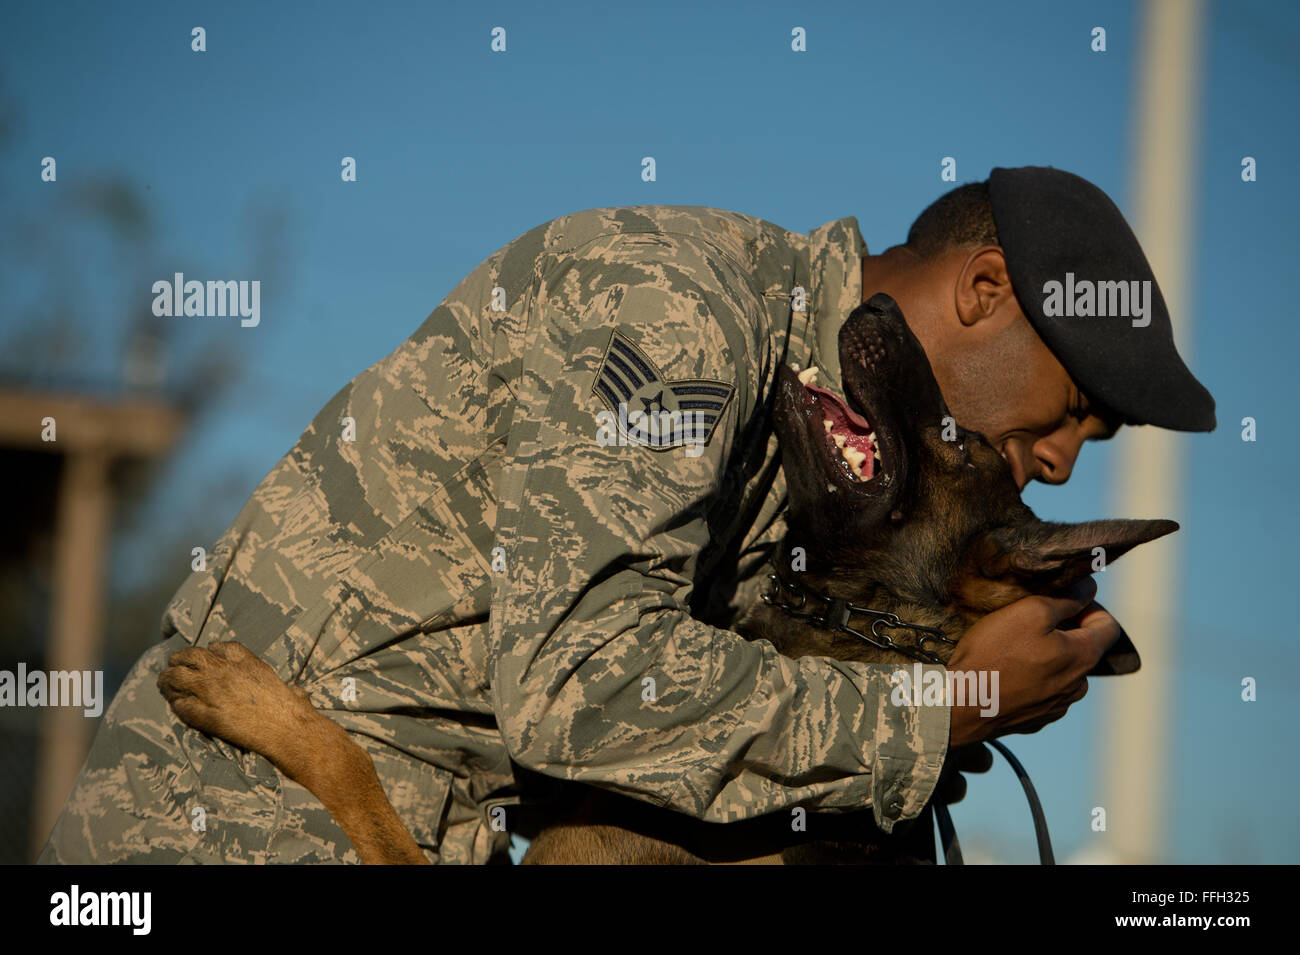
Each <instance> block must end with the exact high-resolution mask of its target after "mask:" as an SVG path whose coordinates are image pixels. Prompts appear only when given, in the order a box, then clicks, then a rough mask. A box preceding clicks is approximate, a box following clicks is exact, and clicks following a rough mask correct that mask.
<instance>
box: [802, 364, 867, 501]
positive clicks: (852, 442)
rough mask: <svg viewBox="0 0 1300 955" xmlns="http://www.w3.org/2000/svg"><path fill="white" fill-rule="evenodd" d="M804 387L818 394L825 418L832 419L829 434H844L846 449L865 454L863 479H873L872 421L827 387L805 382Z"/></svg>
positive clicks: (862, 467)
mask: <svg viewBox="0 0 1300 955" xmlns="http://www.w3.org/2000/svg"><path fill="white" fill-rule="evenodd" d="M804 387H805V388H807V389H808V390H809V391H811V392H812V393H813V394H814V395H816V396H817V399H818V402H817V403H818V407H819V408H820V409H821V413H822V418H823V420H826V421H830V423H831V430H830V431H829V432H828V434H829V435H830V436H831V439H832V440H834V439H835V438H837V437H841V436H842V437H843V438H844V447H845V449H848V448H852V449H853V450H855V451H857V452H858V453H859V454H861V455H863V458H864V460H863V461H862V463H861V465H860V467H861V469H862V479H863V480H864V481H869V480H871V478H872V475H873V473H874V472H873V470H872V469H873V466H874V464H875V458H874V455H875V453H876V449H875V446H874V445H873V444H872V443H871V438H870V434H871V423H870V422H868V421H867V419H866V418H864V417H862V415H860V414H858V413H857V412H856V411H854V410H853V409H852V408H850V407H849V406H848V405H846V404H845V403H844V402H842V401H840V399H839V398H837V397H836V396H835V395H834V394H832V393H831V392H829V391H827V390H826V389H825V388H818V387H817V386H816V385H813V384H805V385H804ZM837 443H838V442H837Z"/></svg>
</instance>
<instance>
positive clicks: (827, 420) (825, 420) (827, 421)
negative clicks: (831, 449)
mask: <svg viewBox="0 0 1300 955" xmlns="http://www.w3.org/2000/svg"><path fill="white" fill-rule="evenodd" d="M822 424H824V425H826V433H827V434H830V433H831V428H833V427H834V425H832V424H831V419H830V418H823V419H822Z"/></svg>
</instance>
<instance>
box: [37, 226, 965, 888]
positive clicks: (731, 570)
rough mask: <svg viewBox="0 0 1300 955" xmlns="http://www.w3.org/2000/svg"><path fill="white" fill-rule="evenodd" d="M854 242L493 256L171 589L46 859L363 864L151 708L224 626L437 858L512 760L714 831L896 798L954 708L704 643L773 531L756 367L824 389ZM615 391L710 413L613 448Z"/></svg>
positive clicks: (679, 232)
mask: <svg viewBox="0 0 1300 955" xmlns="http://www.w3.org/2000/svg"><path fill="white" fill-rule="evenodd" d="M866 255H867V250H866V245H865V243H864V241H863V239H862V236H861V234H860V232H859V229H858V225H857V222H856V220H855V219H853V218H845V219H839V220H836V221H833V222H830V223H827V224H826V225H823V226H821V227H819V228H817V229H814V230H813V231H812V232H810V233H809V234H807V235H803V234H798V233H792V232H788V231H786V230H784V229H781V228H779V227H777V226H775V225H773V224H771V223H769V222H765V221H762V220H759V219H756V218H752V217H750V216H745V215H740V214H737V213H731V212H723V211H719V210H715V209H709V208H705V207H672V206H658V207H654V206H646V207H630V208H602V209H592V210H588V211H584V212H579V213H575V214H573V215H567V216H563V217H561V218H559V219H556V220H554V221H552V222H548V223H546V224H544V225H541V226H538V227H537V228H535V229H532V230H531V231H529V232H527V233H526V234H524V235H522V236H521V237H519V238H518V239H516V240H514V241H513V242H511V243H509V244H508V245H506V246H505V247H504V248H502V249H501V250H499V251H498V252H496V253H495V254H494V255H492V256H491V257H489V258H488V259H487V260H486V261H485V262H483V263H482V264H481V265H480V266H478V267H477V268H476V269H475V270H474V271H473V272H472V273H471V274H470V275H469V276H468V277H467V278H465V279H464V280H463V281H462V282H461V283H460V284H459V285H458V286H457V287H456V288H455V289H454V290H453V291H452V292H451V294H450V295H448V296H447V298H446V299H445V300H444V301H443V302H442V304H440V305H439V306H438V307H437V308H436V309H435V310H434V312H433V313H432V314H431V315H430V316H429V318H428V319H427V320H426V321H425V322H424V324H423V325H421V326H420V328H419V329H418V330H417V331H416V332H415V333H414V334H413V335H412V336H411V337H410V338H409V339H407V340H406V341H405V342H404V343H403V344H402V345H401V346H400V347H398V348H397V350H396V351H394V352H393V353H392V354H391V355H389V356H388V357H386V358H385V359H383V360H382V361H380V362H378V363H377V364H376V365H374V366H373V367H371V368H369V369H367V370H366V371H364V372H362V373H361V374H360V375H358V376H357V377H356V378H354V379H353V380H352V381H351V382H350V383H349V384H347V385H346V386H345V387H344V388H343V389H342V390H341V391H339V392H338V394H337V395H335V396H334V398H333V399H332V400H331V401H330V402H329V403H328V404H326V406H325V407H324V408H323V409H322V410H321V411H320V413H319V414H318V415H317V416H316V417H315V419H314V420H313V421H312V423H311V424H310V426H309V427H308V428H307V429H306V431H305V432H304V433H303V434H302V436H301V437H300V438H299V440H298V442H297V443H296V444H295V445H294V447H293V448H292V449H291V450H290V451H289V453H288V454H286V455H285V457H284V458H283V459H281V461H280V462H279V463H278V464H277V465H276V466H275V467H274V468H273V469H272V471H271V472H270V473H269V474H268V475H267V476H266V478H265V479H264V480H263V481H262V482H261V484H260V485H259V486H258V488H257V489H256V490H255V491H254V493H253V495H252V497H251V498H250V499H249V501H248V502H247V504H246V505H245V506H244V508H243V510H242V511H241V512H240V514H239V515H238V517H237V518H236V520H235V522H234V524H233V525H232V526H231V527H230V528H229V530H228V531H227V532H226V533H225V534H224V535H223V536H222V538H221V539H220V541H219V542H218V543H217V544H216V546H215V548H214V549H213V552H212V554H211V556H210V559H209V561H208V565H207V569H205V570H202V571H199V572H196V573H194V574H192V575H191V576H190V578H189V579H188V580H187V581H186V582H185V583H184V585H183V586H182V587H181V589H180V590H179V592H178V593H177V594H176V596H175V598H174V599H173V600H172V602H171V604H170V606H169V607H168V608H167V611H166V614H165V616H164V620H163V635H164V638H165V639H164V641H163V642H162V643H160V644H159V645H157V646H155V647H154V648H152V649H150V650H149V651H147V652H146V653H145V654H144V655H143V656H142V657H141V658H140V660H139V661H138V663H137V664H136V666H135V668H134V669H133V670H132V672H131V673H130V675H129V676H128V678H127V680H126V682H125V683H124V685H123V687H122V688H121V690H120V692H119V693H118V695H117V697H116V698H115V700H114V701H113V704H112V705H111V707H110V708H109V710H108V712H107V714H106V716H105V719H104V722H103V725H102V726H101V728H100V730H99V733H98V735H97V737H96V740H95V742H94V745H93V748H92V750H91V752H90V755H89V757H88V759H87V761H86V765H85V767H84V769H83V771H82V773H81V776H80V778H79V780H78V782H77V784H76V787H75V789H74V791H73V793H72V795H71V797H70V799H69V801H68V804H67V807H66V808H65V810H64V813H63V814H62V816H61V817H60V819H59V820H58V822H57V824H56V825H55V827H54V830H53V832H52V834H51V836H50V840H49V843H48V845H47V846H46V848H45V850H44V852H43V854H42V856H41V861H46V862H154V863H159V862H272V861H274V862H332V861H342V862H355V861H358V858H357V855H356V852H355V850H354V849H353V847H352V845H351V843H350V842H349V840H348V839H347V837H346V836H345V835H344V834H343V832H342V830H341V829H340V828H339V826H338V825H337V824H336V823H335V822H334V820H333V819H332V818H331V817H330V816H329V814H328V813H327V812H326V811H325V809H324V807H323V806H322V805H321V804H320V803H319V801H317V800H316V798H315V797H314V796H312V795H311V794H310V793H309V792H307V791H306V790H305V789H303V788H302V787H301V786H299V785H297V784H296V783H294V782H292V781H291V780H288V779H287V778H284V777H283V776H281V775H280V774H279V773H278V772H277V771H276V770H275V768H274V767H272V766H271V764H270V763H269V762H268V761H267V760H265V759H263V758H262V757H261V756H258V755H256V754H251V753H247V752H243V751H240V750H237V749H235V748H233V747H231V746H229V745H228V744H226V743H224V742H222V741H221V740H218V739H214V738H212V737H209V736H206V735H204V734H202V733H200V732H198V731H196V730H194V729H191V728H190V727H188V726H186V725H185V724H184V723H182V722H181V721H180V720H178V719H177V718H176V716H175V715H174V714H173V713H172V712H171V710H170V709H169V707H168V705H167V703H166V702H165V701H164V700H163V698H162V696H161V694H160V693H159V691H158V689H157V688H156V686H155V680H156V679H157V676H158V673H159V672H160V671H161V670H162V669H163V668H164V667H165V666H166V660H167V658H168V656H169V655H170V654H172V653H174V652H175V651H177V650H179V649H182V648H184V647H185V646H188V645H197V646H207V645H209V644H212V643H215V642H219V641H227V640H233V641H238V642H239V643H242V644H244V645H245V646H247V647H248V648H249V649H251V650H252V651H253V652H254V653H256V654H257V655H258V656H260V657H261V658H262V659H264V660H266V661H267V662H268V663H269V664H270V665H271V666H272V667H273V668H274V669H275V670H276V672H277V673H278V674H279V675H280V676H281V677H282V678H283V679H284V680H285V681H286V682H287V683H289V684H290V685H294V686H298V687H301V688H302V689H304V690H305V691H306V692H307V693H308V694H309V695H310V699H311V702H312V703H313V705H314V706H315V707H316V708H317V709H319V710H321V711H323V712H325V713H326V714H327V715H328V716H329V717H330V718H331V719H333V720H334V721H336V722H337V723H338V724H339V725H341V726H342V727H343V728H344V729H345V730H346V731H348V732H349V734H350V735H351V738H352V739H354V740H355V741H356V742H357V743H358V744H359V745H360V746H362V747H363V748H364V749H365V750H366V752H367V753H369V755H370V756H371V757H372V759H373V760H374V763H375V768H376V770H377V772H378V775H379V778H380V780H381V781H382V783H383V785H384V788H385V790H386V792H387V794H388V796H389V798H390V800H391V801H392V803H393V805H394V808H395V809H396V811H397V813H398V814H399V816H400V817H401V819H402V821H403V822H404V823H405V825H406V826H407V828H408V829H409V830H410V832H411V833H412V835H413V836H414V837H415V840H416V842H417V843H418V844H419V845H420V846H421V848H422V849H423V851H424V852H425V854H426V856H427V857H428V858H429V859H430V860H431V861H437V862H449V863H484V862H487V861H489V860H490V859H492V860H497V861H499V860H500V859H501V857H502V854H503V852H504V850H505V848H506V847H507V842H508V835H507V833H506V832H504V831H500V829H499V828H498V827H496V826H494V825H493V824H492V819H493V812H492V810H493V808H494V807H495V806H498V805H501V804H504V803H509V802H512V801H516V800H517V799H518V795H519V786H518V783H517V779H516V777H517V773H516V772H515V771H514V768H513V767H515V766H516V765H517V766H522V767H525V768H526V769H528V770H533V771H536V772H540V773H542V774H545V775H546V776H551V777H559V778H563V779H567V780H574V781H579V782H583V783H588V784H594V785H598V786H601V787H605V788H608V789H612V790H614V791H617V792H620V793H623V794H626V795H630V796H633V797H635V798H638V799H641V800H645V801H649V802H651V803H654V804H656V805H659V806H662V807H666V808H671V809H675V810H678V811H681V812H684V813H688V814H690V815H692V816H694V817H696V818H699V819H705V820H714V821H729V820H739V819H745V818H750V817H754V816H757V815H760V814H764V813H770V812H774V811H777V810H781V809H785V808H788V807H791V806H794V805H796V804H798V805H802V806H806V807H808V808H809V809H811V810H814V811H815V810H819V809H832V810H833V809H849V808H863V807H868V806H869V807H871V809H872V810H873V813H874V816H875V818H876V820H877V822H878V824H879V825H880V826H881V827H882V828H883V829H884V830H885V831H890V830H892V828H893V827H894V826H895V824H897V823H898V822H900V821H903V820H909V819H912V818H914V817H916V816H917V815H918V814H919V813H920V812H921V810H922V808H923V807H924V805H925V804H926V803H927V801H928V800H929V798H930V796H931V794H932V792H933V790H934V787H935V784H936V780H937V778H938V776H939V772H940V769H941V767H942V766H943V763H944V760H945V755H946V752H947V748H948V743H949V710H948V709H947V708H945V707H924V706H917V707H910V706H896V705H891V704H890V703H889V696H890V690H891V689H892V687H891V684H890V682H889V677H888V672H889V669H890V668H887V667H883V666H869V665H862V664H853V663H845V662H838V661H834V660H830V659H824V658H804V659H799V660H791V659H788V658H785V657H783V656H781V655H779V654H778V653H777V652H776V651H775V649H774V648H773V647H772V646H771V645H770V644H769V643H766V642H748V641H746V640H744V639H743V638H741V637H740V636H738V635H737V634H735V633H733V632H731V631H729V630H727V629H725V627H726V625H727V624H728V622H730V621H732V620H734V617H735V614H736V612H737V611H738V610H739V609H741V608H743V607H745V606H747V605H749V604H750V603H751V602H753V601H754V600H755V599H756V598H757V596H758V593H759V587H760V582H761V580H762V578H763V565H764V563H765V561H766V560H767V558H768V557H769V555H770V553H771V551H772V548H773V546H774V545H775V543H776V542H777V541H778V540H779V539H780V536H781V534H782V533H783V526H782V521H781V520H780V517H781V511H782V508H783V506H784V503H785V498H786V493H785V483H784V477H783V475H782V472H781V470H780V468H779V462H778V459H777V440H776V437H775V435H774V434H773V433H772V429H771V427H770V424H769V422H768V420H767V415H766V414H765V413H764V407H765V404H766V402H767V400H768V398H769V397H770V396H771V394H772V388H773V382H774V379H775V375H776V370H777V367H778V365H779V364H780V363H781V362H782V361H790V362H792V363H797V364H801V365H806V364H809V363H811V364H815V365H817V366H818V367H819V368H820V369H822V370H823V372H824V373H825V377H826V378H827V379H830V380H831V381H832V382H838V380H839V374H838V367H839V366H838V355H837V350H836V341H837V333H838V330H839V327H840V325H841V323H842V322H843V320H844V318H845V317H846V316H847V315H848V314H849V313H850V312H851V311H852V310H853V309H854V308H855V307H856V306H857V305H858V304H859V303H860V302H861V301H862V300H863V297H864V296H863V288H862V271H861V264H862V260H863V257H864V256H866ZM611 369H614V370H616V372H617V374H614V375H611V374H610V373H609V372H610V370H611ZM620 401H621V402H624V403H626V405H627V410H640V409H645V410H661V409H662V410H668V411H671V410H674V409H676V410H680V411H687V410H691V411H697V412H699V413H700V416H699V417H698V418H697V419H696V421H697V423H698V425H699V427H698V429H697V430H696V431H695V432H691V433H686V434H681V433H679V434H678V435H677V437H678V438H679V439H681V440H677V441H676V442H669V443H670V444H672V445H673V446H671V447H666V448H647V447H639V446H636V445H635V444H620V443H619V442H617V441H615V442H610V441H609V440H607V438H608V433H606V435H605V438H600V437H599V436H598V432H599V431H600V426H599V423H598V420H597V416H598V413H599V412H601V411H607V410H614V409H616V408H617V405H618V403H619V402H620ZM688 430H689V429H688ZM705 581H707V585H706V586H701V584H702V582H705Z"/></svg>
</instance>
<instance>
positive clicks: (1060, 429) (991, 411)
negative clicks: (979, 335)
mask: <svg viewBox="0 0 1300 955" xmlns="http://www.w3.org/2000/svg"><path fill="white" fill-rule="evenodd" d="M1020 321H1021V322H1024V323H1025V324H1026V325H1028V319H1026V318H1024V316H1023V315H1022V316H1021V317H1020ZM1028 332H1029V334H1024V333H1023V332H1021V333H1019V334H1017V333H1016V332H1014V331H1012V330H1008V334H1007V341H1006V342H1005V343H1004V344H1003V347H995V346H994V345H993V344H992V343H990V344H989V346H988V347H987V348H986V349H984V350H985V351H986V352H987V355H980V354H974V355H970V354H967V355H963V356H961V357H959V359H958V360H956V361H940V362H939V364H940V365H941V367H942V369H943V371H942V373H940V372H939V370H938V369H936V375H935V377H936V379H937V380H938V382H939V389H940V391H942V392H943V395H944V398H945V399H946V400H947V402H948V407H949V409H950V410H951V411H952V414H953V417H954V418H955V419H956V420H957V422H958V423H959V424H960V425H961V426H962V427H964V428H968V429H970V430H972V431H978V432H980V433H981V434H983V435H984V437H986V438H987V439H988V440H989V442H990V443H991V444H992V445H993V446H994V447H995V448H997V449H998V450H999V451H1001V452H1002V456H1003V457H1004V458H1006V460H1007V463H1008V464H1009V465H1010V466H1011V472H1012V474H1013V475H1014V476H1015V479H1016V484H1017V485H1018V486H1019V487H1020V488H1021V490H1023V489H1024V488H1025V485H1027V484H1028V483H1029V482H1030V481H1032V480H1039V481H1042V482H1044V483H1046V484H1064V483H1065V482H1066V481H1067V480H1069V477H1070V474H1071V472H1072V471H1073V470H1074V463H1075V461H1076V460H1078V457H1079V452H1080V451H1081V450H1082V448H1083V442H1085V441H1089V440H1100V439H1105V438H1109V437H1110V436H1111V435H1113V434H1114V433H1115V425H1114V424H1113V423H1111V421H1109V420H1107V419H1106V418H1105V417H1103V416H1102V415H1101V414H1098V413H1097V411H1096V410H1095V409H1094V408H1093V407H1092V405H1091V403H1090V401H1089V399H1088V397H1087V395H1085V394H1083V393H1082V392H1080V390H1079V388H1078V386H1077V385H1076V384H1075V383H1074V381H1073V380H1071V378H1070V376H1069V374H1067V373H1066V370H1065V369H1064V368H1063V367H1062V366H1061V363H1060V362H1059V361H1057V359H1056V356H1055V355H1053V354H1052V353H1051V351H1050V350H1049V349H1048V348H1047V346H1046V345H1044V344H1043V342H1042V340H1041V339H1039V338H1038V336H1037V335H1036V334H1034V333H1033V329H1032V328H1029V329H1028ZM918 337H919V336H918ZM922 344H923V345H924V344H925V342H924V340H922ZM929 350H930V349H929V347H928V346H927V347H926V351H927V353H928V352H929Z"/></svg>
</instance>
